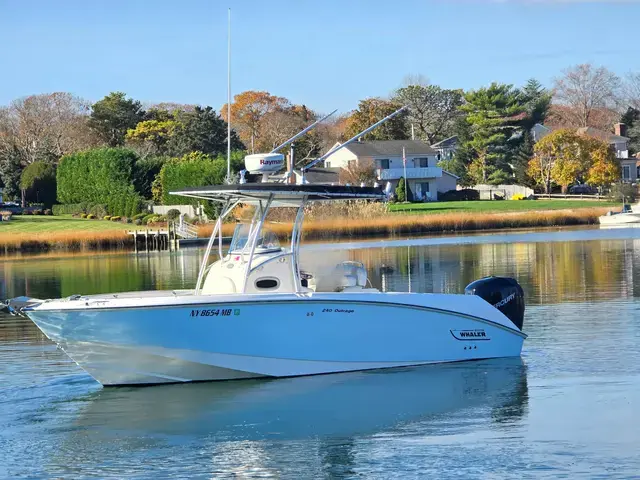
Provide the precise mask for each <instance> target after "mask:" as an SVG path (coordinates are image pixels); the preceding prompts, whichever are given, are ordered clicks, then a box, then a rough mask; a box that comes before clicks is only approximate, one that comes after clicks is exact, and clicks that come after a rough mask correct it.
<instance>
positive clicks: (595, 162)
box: [586, 138, 621, 187]
mask: <svg viewBox="0 0 640 480" xmlns="http://www.w3.org/2000/svg"><path fill="white" fill-rule="evenodd" d="M586 144H587V146H588V148H589V156H590V157H591V166H590V167H589V171H588V172H587V183H589V184H590V185H594V186H597V187H604V186H606V185H611V184H612V183H614V182H616V181H618V180H620V177H621V171H620V163H619V162H618V161H617V160H616V156H615V154H614V153H613V150H611V148H609V145H608V144H607V143H606V142H603V141H602V140H598V139H595V138H590V139H587V142H586Z"/></svg>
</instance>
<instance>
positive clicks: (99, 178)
mask: <svg viewBox="0 0 640 480" xmlns="http://www.w3.org/2000/svg"><path fill="white" fill-rule="evenodd" d="M137 158H138V157H137V155H136V154H135V153H134V152H132V151H131V150H127V149H123V148H98V149H93V150H87V151H85V152H79V153H75V154H72V155H65V156H64V157H62V158H61V159H60V163H59V166H58V172H57V177H56V178H57V182H58V183H57V185H58V200H59V201H60V202H62V203H69V204H77V203H84V202H86V203H89V204H91V205H96V204H100V205H104V211H96V212H91V213H93V214H94V215H97V216H100V217H103V216H104V215H106V214H107V213H108V214H110V215H127V216H131V215H134V214H135V213H138V212H139V211H140V210H141V209H142V198H141V197H140V195H138V194H137V193H136V192H135V189H134V186H133V181H132V178H133V173H132V172H133V166H134V164H135V162H136V160H137ZM85 213H86V211H85Z"/></svg>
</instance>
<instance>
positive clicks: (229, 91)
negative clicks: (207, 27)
mask: <svg viewBox="0 0 640 480" xmlns="http://www.w3.org/2000/svg"><path fill="white" fill-rule="evenodd" d="M227 183H231V8H229V16H228V20H227Z"/></svg>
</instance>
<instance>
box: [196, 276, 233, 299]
mask: <svg viewBox="0 0 640 480" xmlns="http://www.w3.org/2000/svg"><path fill="white" fill-rule="evenodd" d="M236 291H237V289H236V284H235V282H234V281H233V280H232V279H230V278H229V277H218V278H215V279H211V281H209V277H207V281H205V282H204V285H203V287H202V293H203V294H204V295H210V294H213V293H236Z"/></svg>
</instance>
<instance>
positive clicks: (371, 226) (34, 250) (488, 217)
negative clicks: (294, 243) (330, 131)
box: [0, 207, 610, 257]
mask: <svg viewBox="0 0 640 480" xmlns="http://www.w3.org/2000/svg"><path fill="white" fill-rule="evenodd" d="M608 210H610V208H608V207H598V208H581V209H576V210H569V209H567V210H541V211H525V212H498V213H482V214H475V213H445V214H425V215H388V216H387V215H385V216H381V217H377V218H368V219H366V218H365V219H363V218H359V219H353V218H345V217H337V218H332V219H327V220H316V221H309V222H308V223H307V222H305V224H304V228H303V231H304V234H303V240H306V241H312V242H317V241H327V240H354V239H375V238H391V239H396V238H397V237H398V236H407V235H409V236H417V235H424V234H430V235H447V234H459V233H465V232H469V233H471V232H487V233H489V232H492V231H493V232H496V231H513V230H519V229H532V228H548V227H556V228H562V227H569V226H580V225H597V224H598V217H599V216H600V215H603V214H605V213H606V212H607V211H608ZM234 226H235V224H234V223H228V224H224V225H223V235H225V236H229V235H231V234H232V232H233V228H234ZM269 228H270V229H271V230H272V231H273V232H274V233H275V234H277V235H278V236H279V237H280V238H281V239H283V240H287V239H288V236H289V233H290V230H291V225H290V224H289V223H275V224H270V225H269ZM212 230H213V224H208V225H201V226H199V227H198V231H199V236H200V237H208V236H209V235H211V231H212ZM118 251H121V252H133V251H134V241H133V238H132V237H131V236H130V235H128V234H127V233H126V231H125V230H124V229H123V230H122V231H115V232H114V231H106V232H82V231H80V232H64V233H62V232H60V233H33V234H26V233H23V234H4V235H2V234H0V255H2V254H4V256H5V257H7V256H12V255H13V254H28V255H29V256H31V255H39V254H52V253H70V254H73V253H82V252H87V253H91V252H118Z"/></svg>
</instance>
